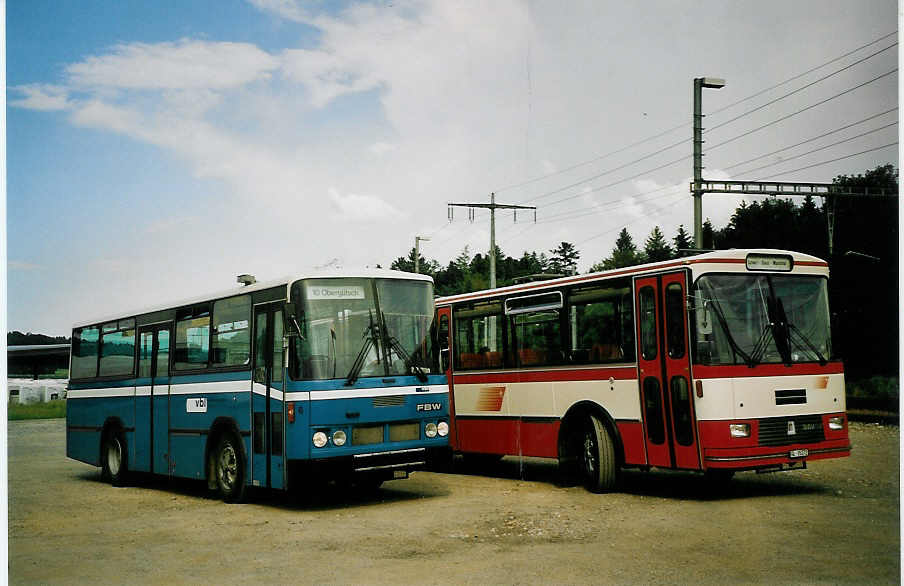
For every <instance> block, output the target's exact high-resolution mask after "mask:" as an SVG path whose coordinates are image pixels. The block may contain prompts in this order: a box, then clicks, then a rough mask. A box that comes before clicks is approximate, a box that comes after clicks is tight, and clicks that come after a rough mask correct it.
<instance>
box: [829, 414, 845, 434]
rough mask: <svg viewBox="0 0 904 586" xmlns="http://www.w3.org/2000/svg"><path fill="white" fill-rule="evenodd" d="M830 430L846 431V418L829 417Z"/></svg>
mask: <svg viewBox="0 0 904 586" xmlns="http://www.w3.org/2000/svg"><path fill="white" fill-rule="evenodd" d="M829 429H831V430H832V431H841V430H842V429H844V417H841V416H838V417H829Z"/></svg>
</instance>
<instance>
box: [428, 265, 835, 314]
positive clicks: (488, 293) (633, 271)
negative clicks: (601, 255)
mask: <svg viewBox="0 0 904 586" xmlns="http://www.w3.org/2000/svg"><path fill="white" fill-rule="evenodd" d="M695 264H743V265H746V264H747V259H746V258H699V259H695V258H687V259H682V260H680V261H676V262H672V263H666V264H662V265H658V266H654V267H643V268H639V269H638V268H637V267H632V268H626V269H623V270H614V271H612V272H607V273H603V274H600V273H595V274H590V275H582V276H580V277H574V278H571V279H568V278H565V279H559V280H555V281H541V282H538V283H531V284H529V285H523V286H521V287H517V286H512V287H500V288H498V289H488V290H484V291H477V292H475V293H466V294H463V295H450V296H449V297H441V298H439V299H437V300H436V303H437V305H450V304H453V303H458V302H461V301H468V300H471V299H480V298H482V297H492V296H493V295H498V294H500V293H504V294H505V295H508V294H510V293H518V292H521V291H532V290H534V289H542V288H555V287H559V286H563V285H572V284H574V283H584V282H587V281H605V280H607V279H612V278H615V277H623V276H626V275H643V274H657V273H658V272H660V271H663V270H668V269H673V268H675V267H687V266H690V265H695ZM794 266H801V267H828V266H829V263H827V262H825V261H812V260H795V261H794Z"/></svg>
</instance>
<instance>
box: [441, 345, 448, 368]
mask: <svg viewBox="0 0 904 586" xmlns="http://www.w3.org/2000/svg"><path fill="white" fill-rule="evenodd" d="M439 355H440V360H441V361H442V368H443V372H446V371H447V370H449V349H448V348H443V349H442V350H440V351H439Z"/></svg>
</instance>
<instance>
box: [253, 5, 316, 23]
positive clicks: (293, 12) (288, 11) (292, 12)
mask: <svg viewBox="0 0 904 586" xmlns="http://www.w3.org/2000/svg"><path fill="white" fill-rule="evenodd" d="M249 2H250V3H251V4H252V5H253V6H255V7H256V8H257V9H258V10H261V11H263V12H269V13H271V14H274V15H276V16H279V17H281V18H285V19H286V20H291V21H294V22H309V21H310V15H309V14H308V12H307V11H306V10H305V9H304V8H302V7H301V5H300V4H299V3H298V2H295V1H294V0H249Z"/></svg>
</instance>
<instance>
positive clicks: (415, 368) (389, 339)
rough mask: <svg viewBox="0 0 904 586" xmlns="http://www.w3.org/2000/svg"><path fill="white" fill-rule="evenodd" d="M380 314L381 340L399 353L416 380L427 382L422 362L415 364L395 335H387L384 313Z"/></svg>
mask: <svg viewBox="0 0 904 586" xmlns="http://www.w3.org/2000/svg"><path fill="white" fill-rule="evenodd" d="M381 315H382V318H383V319H382V322H383V340H384V341H385V343H386V345H387V346H388V347H389V348H391V349H392V350H393V351H394V352H395V353H396V354H398V355H399V358H401V359H402V360H403V361H404V362H405V368H407V369H409V370H410V371H411V372H413V373H414V376H416V377H417V380H419V381H421V382H422V383H425V382H427V375H426V374H425V373H424V371H423V367H422V364H417V365H415V364H414V363H415V359H414V358H413V357H412V356H411V355H410V354H408V351H407V350H405V348H404V347H403V346H402V344H401V343H400V342H399V341H398V340H397V339H396V338H395V337H393V336H390V335H389V329H388V328H387V327H386V314H385V313H382V314H381ZM419 352H420V351H418V352H416V353H415V355H419Z"/></svg>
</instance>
